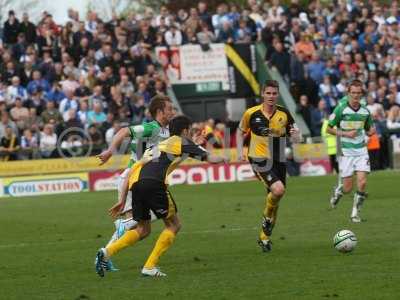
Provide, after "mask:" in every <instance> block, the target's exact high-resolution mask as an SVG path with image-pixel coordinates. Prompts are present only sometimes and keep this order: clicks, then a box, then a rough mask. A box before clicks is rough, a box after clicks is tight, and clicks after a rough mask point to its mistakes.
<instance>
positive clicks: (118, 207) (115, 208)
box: [108, 169, 132, 218]
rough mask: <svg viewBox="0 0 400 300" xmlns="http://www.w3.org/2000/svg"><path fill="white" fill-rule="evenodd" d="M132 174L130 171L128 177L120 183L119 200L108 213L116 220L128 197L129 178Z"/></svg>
mask: <svg viewBox="0 0 400 300" xmlns="http://www.w3.org/2000/svg"><path fill="white" fill-rule="evenodd" d="M131 172H132V169H131V170H130V171H129V173H128V176H126V178H125V179H124V182H123V183H122V187H121V194H120V198H119V199H118V202H117V203H115V204H114V205H113V206H112V207H111V208H110V209H109V210H108V213H109V215H110V216H111V217H113V218H117V217H118V216H119V215H120V214H121V212H122V210H123V209H124V207H125V202H126V197H127V196H128V191H129V178H130V174H131Z"/></svg>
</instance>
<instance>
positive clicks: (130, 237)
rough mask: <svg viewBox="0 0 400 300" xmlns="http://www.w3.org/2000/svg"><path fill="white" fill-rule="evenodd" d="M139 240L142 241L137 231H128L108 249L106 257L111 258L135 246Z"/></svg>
mask: <svg viewBox="0 0 400 300" xmlns="http://www.w3.org/2000/svg"><path fill="white" fill-rule="evenodd" d="M138 240H140V236H139V233H138V232H137V231H136V230H128V231H127V232H125V233H124V235H123V236H121V238H119V239H118V240H116V241H115V242H113V243H111V244H110V245H108V246H107V247H106V252H107V253H106V256H107V257H111V256H113V255H114V254H115V253H118V252H119V251H121V250H122V249H124V248H126V247H128V246H132V245H134V244H135V243H136V242H137V241H138Z"/></svg>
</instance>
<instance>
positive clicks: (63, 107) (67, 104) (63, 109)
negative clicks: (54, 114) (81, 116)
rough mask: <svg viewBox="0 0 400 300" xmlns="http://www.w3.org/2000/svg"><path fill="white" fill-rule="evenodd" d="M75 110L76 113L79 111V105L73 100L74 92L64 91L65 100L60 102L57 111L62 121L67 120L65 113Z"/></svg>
mask: <svg viewBox="0 0 400 300" xmlns="http://www.w3.org/2000/svg"><path fill="white" fill-rule="evenodd" d="M71 108H72V109H75V111H77V110H78V109H79V103H78V101H77V99H76V98H75V95H74V91H73V90H70V89H67V90H66V91H65V98H64V99H63V100H62V101H61V102H60V106H59V111H60V113H61V115H62V116H63V119H64V121H66V120H67V119H68V117H67V112H68V111H69V110H70V109H71Z"/></svg>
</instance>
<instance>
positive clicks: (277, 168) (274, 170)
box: [249, 157, 286, 187]
mask: <svg viewBox="0 0 400 300" xmlns="http://www.w3.org/2000/svg"><path fill="white" fill-rule="evenodd" d="M249 162H250V164H251V167H252V169H253V172H254V173H255V174H256V176H257V178H258V179H259V180H261V181H262V182H263V183H264V184H265V185H266V186H267V187H270V186H271V185H272V184H273V183H275V182H277V181H282V183H283V185H286V163H284V162H279V161H275V160H270V159H265V158H251V157H249Z"/></svg>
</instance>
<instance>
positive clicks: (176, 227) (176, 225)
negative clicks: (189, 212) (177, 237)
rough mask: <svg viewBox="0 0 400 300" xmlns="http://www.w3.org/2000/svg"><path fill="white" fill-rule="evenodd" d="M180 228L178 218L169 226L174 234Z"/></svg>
mask: <svg viewBox="0 0 400 300" xmlns="http://www.w3.org/2000/svg"><path fill="white" fill-rule="evenodd" d="M181 228H182V224H181V222H180V221H179V220H176V221H175V222H174V223H173V224H171V226H170V230H171V231H173V232H174V233H175V234H177V233H178V232H179V231H180V230H181Z"/></svg>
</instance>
